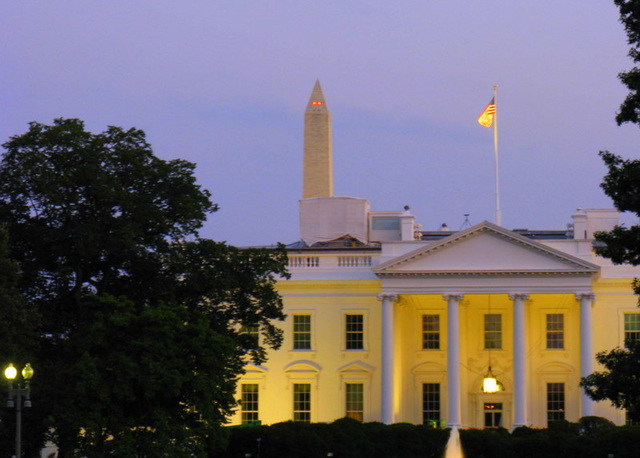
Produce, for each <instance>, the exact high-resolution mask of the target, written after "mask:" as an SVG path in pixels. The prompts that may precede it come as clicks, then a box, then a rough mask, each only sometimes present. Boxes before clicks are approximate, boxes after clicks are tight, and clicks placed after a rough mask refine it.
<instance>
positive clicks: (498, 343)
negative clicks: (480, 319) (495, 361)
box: [484, 314, 502, 350]
mask: <svg viewBox="0 0 640 458" xmlns="http://www.w3.org/2000/svg"><path fill="white" fill-rule="evenodd" d="M484 348H485V349H487V350H489V349H500V348H502V315H499V314H486V315H485V316H484Z"/></svg>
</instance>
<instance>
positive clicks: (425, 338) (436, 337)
mask: <svg viewBox="0 0 640 458" xmlns="http://www.w3.org/2000/svg"><path fill="white" fill-rule="evenodd" d="M422 348H423V349H424V350H439V349H440V315H422Z"/></svg>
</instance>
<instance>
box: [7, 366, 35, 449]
mask: <svg viewBox="0 0 640 458" xmlns="http://www.w3.org/2000/svg"><path fill="white" fill-rule="evenodd" d="M17 375H18V370H17V369H16V368H15V367H13V364H9V367H7V368H6V369H5V370H4V376H5V377H6V379H7V380H8V381H9V397H8V398H7V407H15V409H16V457H17V458H21V457H22V450H21V449H22V406H23V405H24V407H31V386H30V383H31V377H33V368H32V367H31V364H27V365H26V366H24V369H22V378H23V380H24V382H23V383H20V382H17V383H16V386H15V387H14V385H13V381H14V380H15V378H16V376H17ZM23 398H24V401H23Z"/></svg>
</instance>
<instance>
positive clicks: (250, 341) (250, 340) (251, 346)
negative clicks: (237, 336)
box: [240, 324, 260, 350]
mask: <svg viewBox="0 0 640 458" xmlns="http://www.w3.org/2000/svg"><path fill="white" fill-rule="evenodd" d="M240 333H241V334H244V336H245V337H244V338H245V342H246V344H245V349H247V350H255V349H256V348H258V347H259V344H260V328H259V327H258V325H257V324H256V325H250V326H242V329H241V330H240Z"/></svg>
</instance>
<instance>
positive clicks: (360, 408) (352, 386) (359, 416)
mask: <svg viewBox="0 0 640 458" xmlns="http://www.w3.org/2000/svg"><path fill="white" fill-rule="evenodd" d="M346 387H347V390H346V391H347V408H346V411H347V417H349V418H353V419H354V420H358V421H362V420H363V418H364V386H363V384H362V383H347V385H346Z"/></svg>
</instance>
